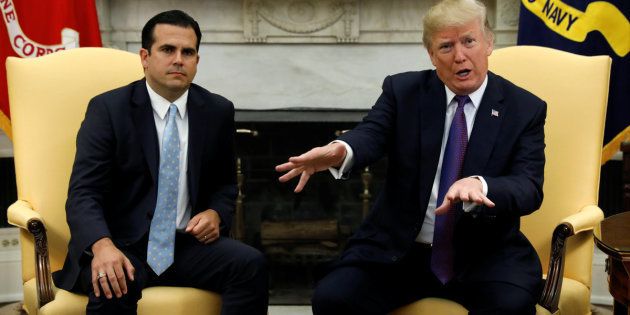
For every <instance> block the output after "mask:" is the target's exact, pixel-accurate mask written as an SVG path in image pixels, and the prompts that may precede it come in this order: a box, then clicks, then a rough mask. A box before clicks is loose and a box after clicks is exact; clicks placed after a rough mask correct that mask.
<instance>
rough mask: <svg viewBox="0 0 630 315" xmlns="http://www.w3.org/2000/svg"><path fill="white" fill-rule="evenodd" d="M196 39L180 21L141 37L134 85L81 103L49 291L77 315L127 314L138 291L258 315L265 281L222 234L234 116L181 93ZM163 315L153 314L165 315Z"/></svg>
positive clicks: (177, 16) (208, 96) (187, 87)
mask: <svg viewBox="0 0 630 315" xmlns="http://www.w3.org/2000/svg"><path fill="white" fill-rule="evenodd" d="M200 40H201V31H200V29H199V25H198V24H197V22H196V21H195V20H194V19H192V18H191V17H190V16H189V15H187V14H186V13H184V12H182V11H178V10H174V11H167V12H163V13H160V14H158V15H156V16H155V17H153V18H152V19H150V20H149V21H148V22H147V24H146V25H145V26H144V28H143V30H142V49H141V50H140V59H141V63H142V66H143V68H144V72H145V78H144V79H143V80H139V81H136V82H132V83H131V84H129V85H127V86H124V87H121V88H118V89H115V90H112V91H109V92H106V93H104V94H101V95H99V96H96V97H95V98H93V99H92V100H91V101H90V103H89V105H88V109H87V113H86V116H85V120H84V121H83V123H82V125H81V128H80V130H79V133H78V136H77V153H76V158H75V162H74V167H73V170H72V175H71V178H70V187H69V192H68V201H67V204H66V208H67V220H68V224H69V227H70V232H71V240H70V243H69V246H68V256H67V258H66V261H65V263H64V267H63V269H62V270H61V271H60V272H58V273H56V274H55V283H56V285H57V286H59V287H61V288H64V289H66V290H72V291H77V292H83V293H87V294H89V303H88V306H87V313H88V314H135V313H136V309H137V302H138V300H139V299H140V297H141V291H142V289H143V288H145V287H148V286H157V285H165V286H188V287H196V288H201V289H207V290H211V291H215V292H218V293H220V294H221V296H222V302H223V304H222V305H223V306H222V307H223V310H222V314H234V315H242V314H259V315H264V314H266V313H267V300H268V293H267V271H266V266H265V262H264V258H263V256H262V255H261V253H260V252H258V251H257V250H255V249H253V248H251V247H249V246H247V245H245V244H242V243H240V242H237V241H235V240H232V239H230V238H228V237H226V236H227V235H228V231H229V227H230V224H231V220H232V212H233V210H234V201H235V197H236V183H235V182H236V180H235V176H236V175H235V161H234V149H233V139H234V138H233V135H234V132H235V131H234V106H233V104H232V103H231V102H230V101H228V100H227V99H225V98H223V97H221V96H219V95H216V94H213V93H210V92H208V91H207V90H205V89H203V88H201V87H199V86H197V85H195V84H192V83H191V82H192V80H193V78H194V77H195V74H196V72H197V64H198V62H199V55H198V49H199V44H200ZM168 312H169V311H168V310H165V314H167V313H168Z"/></svg>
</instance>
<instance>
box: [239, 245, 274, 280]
mask: <svg viewBox="0 0 630 315" xmlns="http://www.w3.org/2000/svg"><path fill="white" fill-rule="evenodd" d="M236 266H237V269H238V270H237V272H239V273H241V274H242V275H248V277H260V276H265V277H266V276H267V260H266V259H265V256H264V255H263V254H262V253H261V252H260V251H258V250H257V249H255V248H252V247H249V248H248V250H244V251H242V252H241V255H239V256H238V261H237V263H236Z"/></svg>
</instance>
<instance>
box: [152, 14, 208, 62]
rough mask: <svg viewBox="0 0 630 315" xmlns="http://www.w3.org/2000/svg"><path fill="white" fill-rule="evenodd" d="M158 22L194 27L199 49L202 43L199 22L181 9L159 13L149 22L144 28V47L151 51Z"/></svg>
mask: <svg viewBox="0 0 630 315" xmlns="http://www.w3.org/2000/svg"><path fill="white" fill-rule="evenodd" d="M157 24H169V25H175V26H181V27H183V28H188V27H192V29H193V30H194V31H195V34H196V35H197V51H199V43H201V30H200V29H199V23H197V21H195V19H193V18H192V17H191V16H190V15H188V14H186V12H184V11H181V10H170V11H164V12H162V13H159V14H158V15H156V16H154V17H152V18H151V19H150V20H149V21H148V22H147V24H145V25H144V27H143V28H142V48H144V49H146V50H148V51H149V52H151V45H153V43H154V42H155V37H154V35H153V30H155V25H157Z"/></svg>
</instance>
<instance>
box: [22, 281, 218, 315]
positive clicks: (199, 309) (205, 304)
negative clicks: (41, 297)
mask: <svg viewBox="0 0 630 315" xmlns="http://www.w3.org/2000/svg"><path fill="white" fill-rule="evenodd" d="M35 289H36V287H35V280H34V279H31V280H29V281H28V282H26V283H25V284H24V310H25V311H26V312H27V313H28V314H29V315H35V314H38V315H59V314H63V315H83V314H85V306H86V305H87V301H88V300H87V296H85V295H81V294H76V293H72V292H68V291H66V290H63V289H58V288H54V290H55V300H54V301H52V302H50V303H48V304H46V305H44V307H42V308H41V309H39V313H38V312H37V292H36V290H35ZM166 310H168V312H166ZM166 313H168V314H180V315H219V314H220V313H221V296H220V295H218V294H216V293H213V292H210V291H204V290H199V289H194V288H182V287H151V288H146V289H144V290H143V291H142V299H141V300H140V302H139V303H138V314H139V315H142V314H166Z"/></svg>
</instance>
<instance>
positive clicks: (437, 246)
mask: <svg viewBox="0 0 630 315" xmlns="http://www.w3.org/2000/svg"><path fill="white" fill-rule="evenodd" d="M455 100H456V101H457V110H456V111H455V116H453V121H452V123H451V128H450V131H449V132H448V140H447V141H446V147H445V148H444V157H443V159H442V172H441V173H440V187H439V189H438V197H437V206H439V205H441V204H442V201H443V200H444V195H446V192H447V191H448V189H449V188H450V187H451V185H453V183H455V182H456V181H457V180H458V179H460V178H461V173H462V164H463V162H464V155H465V154H466V147H467V146H468V128H467V127H466V115H465V114H464V105H466V102H468V101H469V100H470V99H469V98H468V96H460V95H457V96H455ZM457 207H461V203H460V204H457V205H456V206H455V205H453V206H451V208H450V209H448V213H446V214H443V215H437V216H435V229H434V232H433V250H432V252H431V270H433V273H434V274H435V276H436V277H437V278H438V279H439V280H440V281H441V282H442V283H447V282H448V281H449V280H451V279H452V278H453V275H454V270H453V228H454V225H455V211H456V209H457Z"/></svg>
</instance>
